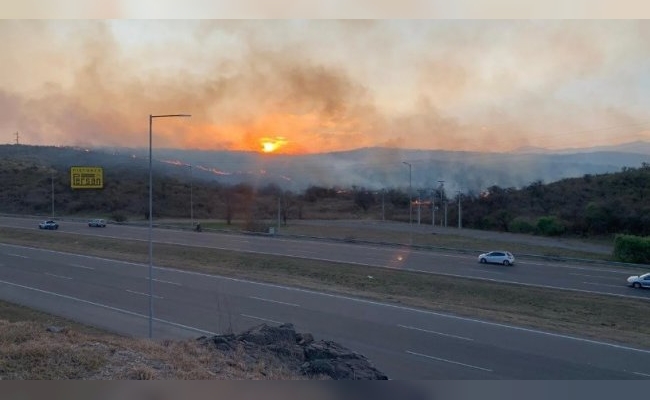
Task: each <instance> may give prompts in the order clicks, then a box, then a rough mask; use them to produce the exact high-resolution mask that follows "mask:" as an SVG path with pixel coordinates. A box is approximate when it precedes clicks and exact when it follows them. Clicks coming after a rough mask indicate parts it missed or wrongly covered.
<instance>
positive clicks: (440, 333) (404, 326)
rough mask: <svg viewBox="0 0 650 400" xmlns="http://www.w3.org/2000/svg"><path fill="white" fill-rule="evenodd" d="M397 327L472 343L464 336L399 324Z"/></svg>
mask: <svg viewBox="0 0 650 400" xmlns="http://www.w3.org/2000/svg"><path fill="white" fill-rule="evenodd" d="M397 326H399V327H400V328H404V329H412V330H414V331H420V332H426V333H432V334H434V335H440V336H447V337H450V338H454V339H461V340H469V341H471V342H473V341H474V339H472V338H468V337H464V336H457V335H452V334H449V333H442V332H436V331H430V330H428V329H422V328H416V327H414V326H408V325H399V324H398V325H397Z"/></svg>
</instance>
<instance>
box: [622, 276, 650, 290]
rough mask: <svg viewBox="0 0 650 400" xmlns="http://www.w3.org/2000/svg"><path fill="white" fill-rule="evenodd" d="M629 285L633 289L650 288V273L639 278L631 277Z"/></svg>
mask: <svg viewBox="0 0 650 400" xmlns="http://www.w3.org/2000/svg"><path fill="white" fill-rule="evenodd" d="M627 285H628V286H632V287H633V288H637V289H639V288H642V287H644V288H650V272H649V273H647V274H643V275H639V276H636V275H634V276H630V277H629V278H627Z"/></svg>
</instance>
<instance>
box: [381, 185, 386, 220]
mask: <svg viewBox="0 0 650 400" xmlns="http://www.w3.org/2000/svg"><path fill="white" fill-rule="evenodd" d="M385 192H386V189H381V220H382V221H386V206H385V205H384V204H385V203H384V196H385V194H386V193H385Z"/></svg>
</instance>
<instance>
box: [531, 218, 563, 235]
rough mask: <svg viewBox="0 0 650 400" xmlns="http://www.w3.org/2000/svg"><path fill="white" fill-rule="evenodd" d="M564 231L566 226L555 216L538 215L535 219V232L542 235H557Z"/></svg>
mask: <svg viewBox="0 0 650 400" xmlns="http://www.w3.org/2000/svg"><path fill="white" fill-rule="evenodd" d="M565 231H566V226H565V225H564V223H563V222H562V221H560V220H559V219H557V218H556V217H540V218H539V219H538V220H537V233H539V234H540V235H544V236H558V235H561V234H563V233H564V232H565Z"/></svg>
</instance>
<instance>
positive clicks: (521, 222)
mask: <svg viewBox="0 0 650 400" xmlns="http://www.w3.org/2000/svg"><path fill="white" fill-rule="evenodd" d="M509 228H510V232H514V233H533V232H535V229H536V228H535V225H534V224H533V223H532V222H531V220H530V219H528V218H524V217H516V218H515V219H513V220H512V222H510V226H509Z"/></svg>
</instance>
